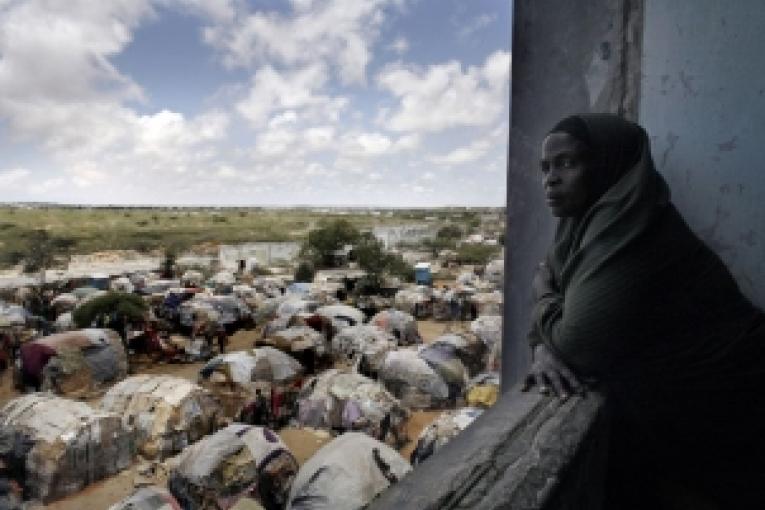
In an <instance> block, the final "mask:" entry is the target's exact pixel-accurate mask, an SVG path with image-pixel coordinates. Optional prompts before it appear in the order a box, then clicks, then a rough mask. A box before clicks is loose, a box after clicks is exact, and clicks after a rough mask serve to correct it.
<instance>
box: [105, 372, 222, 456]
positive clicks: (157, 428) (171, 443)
mask: <svg viewBox="0 0 765 510" xmlns="http://www.w3.org/2000/svg"><path fill="white" fill-rule="evenodd" d="M100 406H101V409H103V410H105V411H111V412H114V413H117V414H118V415H121V416H122V420H123V423H125V425H126V426H129V427H132V428H133V429H134V430H135V435H136V447H137V448H138V450H139V451H140V452H141V453H142V454H143V455H144V456H146V457H148V458H152V459H153V458H165V457H167V456H169V455H172V454H173V453H176V452H179V451H180V450H182V449H183V448H184V447H185V446H187V445H188V444H190V443H193V442H194V441H196V440H198V439H199V438H201V437H203V436H205V435H207V434H209V433H211V432H212V431H213V430H215V429H216V427H217V426H218V422H219V419H220V418H221V417H222V416H223V409H222V407H221V405H220V403H219V402H218V401H217V399H215V398H214V397H213V395H212V394H211V393H210V392H209V391H208V390H206V389H204V388H202V387H201V386H198V385H196V384H193V383H191V382H189V381H187V380H185V379H181V378H179V377H172V376H167V375H135V376H132V377H129V378H127V379H125V380H124V381H122V382H120V383H119V384H117V385H115V386H114V387H113V388H111V389H110V390H109V391H108V392H107V393H106V394H105V395H104V397H103V398H102V399H101V404H100Z"/></svg>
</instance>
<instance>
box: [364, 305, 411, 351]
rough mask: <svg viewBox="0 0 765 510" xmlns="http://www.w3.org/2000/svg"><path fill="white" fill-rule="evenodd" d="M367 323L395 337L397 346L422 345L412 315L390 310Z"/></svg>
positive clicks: (384, 311) (380, 313)
mask: <svg viewBox="0 0 765 510" xmlns="http://www.w3.org/2000/svg"><path fill="white" fill-rule="evenodd" d="M369 323H370V324H372V325H374V326H377V327H379V328H380V329H382V330H383V331H387V332H388V333H390V334H391V335H393V336H394V337H396V340H397V341H398V343H399V345H412V344H419V343H422V338H420V332H419V331H418V330H417V320H416V319H415V316H414V315H410V314H408V313H406V312H402V311H400V310H394V309H393V308H391V309H389V310H383V311H382V312H379V313H378V314H376V315H375V316H374V317H372V318H371V319H370V320H369Z"/></svg>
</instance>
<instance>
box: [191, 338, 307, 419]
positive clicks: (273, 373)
mask: <svg viewBox="0 0 765 510" xmlns="http://www.w3.org/2000/svg"><path fill="white" fill-rule="evenodd" d="M302 373H303V366H302V365H301V364H300V362H298V361H297V360H296V359H295V358H293V357H292V356H290V355H289V354H287V353H285V352H282V351H280V350H278V349H274V348H273V347H258V348H255V349H252V350H250V351H235V352H230V353H226V354H221V355H218V356H216V357H214V358H213V359H211V360H210V361H208V362H207V364H206V365H205V366H204V367H202V369H201V370H200V371H199V383H200V384H201V385H202V386H203V387H205V388H207V389H209V390H210V391H211V392H212V393H213V395H215V396H216V397H217V398H218V399H219V400H220V402H221V404H222V405H223V407H224V410H225V415H226V416H227V417H235V416H239V413H240V412H241V410H242V408H243V407H244V406H245V405H246V404H247V403H249V402H250V401H252V400H253V399H254V398H255V390H256V389H257V387H258V386H259V385H262V384H263V383H268V384H269V385H273V384H277V385H288V384H290V383H292V382H294V381H295V380H296V379H297V378H299V377H300V375H301V374H302Z"/></svg>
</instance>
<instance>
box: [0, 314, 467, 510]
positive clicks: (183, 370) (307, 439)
mask: <svg viewBox="0 0 765 510" xmlns="http://www.w3.org/2000/svg"><path fill="white" fill-rule="evenodd" d="M464 327H466V323H456V324H449V323H444V322H436V321H433V320H423V321H418V328H419V331H420V335H421V336H422V338H423V341H424V342H425V343H430V342H432V341H433V340H434V339H435V338H437V337H438V336H440V335H442V334H443V333H445V332H447V331H448V330H449V329H459V328H464ZM259 334H260V331H259V330H240V331H238V332H237V333H235V334H234V335H232V336H231V337H230V339H229V344H228V347H227V350H229V351H238V350H244V349H250V348H252V346H253V342H254V340H255V338H257V337H258V335H259ZM203 365H204V363H202V362H199V363H188V364H174V363H168V364H154V365H138V366H135V367H133V372H134V373H142V374H168V375H174V376H176V377H182V378H184V379H188V380H190V381H194V382H196V379H197V374H198V373H199V369H200V368H202V366H203ZM18 395H19V393H18V392H16V391H15V390H14V389H13V384H12V378H11V374H10V371H8V370H6V371H5V372H4V373H3V374H2V375H0V406H1V405H4V404H5V403H6V402H7V401H9V400H11V399H12V398H14V397H16V396H18ZM96 400H97V399H93V400H92V401H91V403H92V402H93V401H96ZM440 414H441V411H413V412H412V414H411V417H410V419H409V421H408V422H407V425H406V432H407V436H408V438H409V441H408V442H407V444H406V445H405V446H404V447H403V448H401V450H400V452H401V454H402V455H403V456H404V458H405V459H407V460H408V459H409V455H410V454H411V452H412V450H414V447H415V445H416V439H417V436H418V435H419V434H420V432H421V431H422V429H423V428H425V427H426V426H428V425H429V424H430V423H431V422H432V421H433V420H435V419H436V418H437V417H438V416H439V415H440ZM279 435H280V437H281V438H282V440H283V441H284V442H285V443H286V444H287V446H288V447H289V448H290V450H291V451H292V452H293V454H294V455H295V458H296V459H297V461H298V463H299V464H301V465H302V464H303V463H304V462H305V461H306V460H308V459H309V458H310V457H311V456H312V455H313V454H314V453H315V452H316V451H317V450H318V449H319V448H321V447H322V446H323V445H324V444H326V443H327V442H329V441H330V440H331V437H330V436H329V435H328V434H327V435H325V434H323V433H322V432H321V431H318V433H317V431H312V430H308V429H305V430H302V429H296V428H290V427H287V428H285V429H282V430H281V431H279ZM137 466H138V463H136V464H134V465H133V466H132V467H131V468H129V469H126V470H125V471H123V472H121V473H119V474H117V475H115V476H113V477H111V478H108V479H106V480H102V481H100V482H97V483H94V484H92V485H90V486H88V487H87V488H85V489H84V490H83V491H81V492H79V493H77V494H73V495H71V496H69V497H67V498H64V499H61V500H59V501H56V502H54V503H51V504H49V505H47V506H45V508H49V509H52V510H83V509H91V508H92V509H94V510H95V509H107V508H108V507H109V506H110V505H112V504H114V503H116V502H117V501H119V500H121V499H123V498H125V497H127V496H128V495H130V494H131V493H132V492H133V491H134V489H135V485H134V480H135V478H136V475H137V471H136V468H137Z"/></svg>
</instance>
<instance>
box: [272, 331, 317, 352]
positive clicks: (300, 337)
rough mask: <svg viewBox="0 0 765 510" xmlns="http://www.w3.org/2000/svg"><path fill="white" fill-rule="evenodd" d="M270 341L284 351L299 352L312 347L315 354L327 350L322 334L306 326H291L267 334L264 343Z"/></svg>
mask: <svg viewBox="0 0 765 510" xmlns="http://www.w3.org/2000/svg"><path fill="white" fill-rule="evenodd" d="M266 342H268V343H270V344H272V345H273V346H274V347H276V348H277V349H279V350H282V351H285V352H300V351H304V350H306V349H313V350H314V351H315V352H316V354H319V355H322V354H324V353H325V352H327V350H328V348H327V344H326V340H325V338H324V335H322V334H321V333H319V332H318V331H316V330H315V329H312V328H309V327H308V326H292V327H289V328H287V329H282V330H280V331H276V332H274V333H271V334H269V337H268V338H267V339H265V340H264V343H266Z"/></svg>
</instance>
